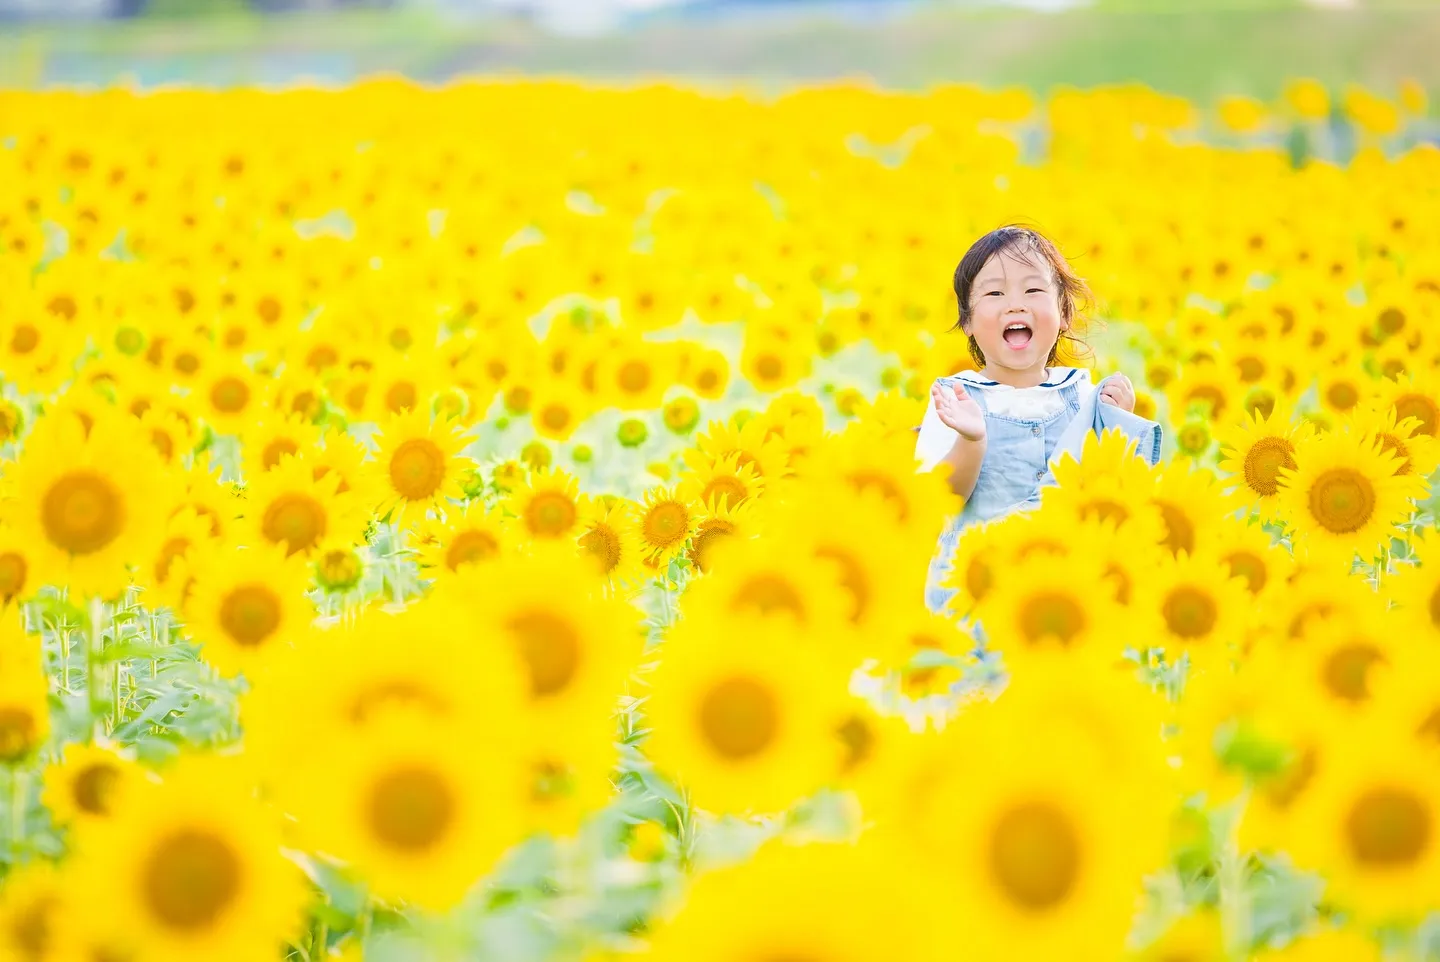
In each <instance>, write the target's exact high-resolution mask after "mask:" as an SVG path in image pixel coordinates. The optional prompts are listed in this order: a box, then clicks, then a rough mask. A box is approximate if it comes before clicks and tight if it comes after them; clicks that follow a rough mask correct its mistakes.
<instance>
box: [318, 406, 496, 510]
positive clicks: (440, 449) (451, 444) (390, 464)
mask: <svg viewBox="0 0 1440 962" xmlns="http://www.w3.org/2000/svg"><path fill="white" fill-rule="evenodd" d="M379 437H380V450H379V451H378V452H376V455H375V461H374V462H373V463H370V464H367V468H369V469H370V470H369V472H368V473H369V474H370V475H371V476H372V477H373V483H374V486H375V489H376V490H377V491H380V492H383V494H381V495H380V499H381V500H380V509H379V510H380V511H381V512H382V513H388V514H389V515H390V517H391V520H393V521H394V522H395V523H396V524H400V525H405V524H407V523H409V522H411V521H413V520H416V519H419V518H423V517H424V516H425V513H426V512H427V511H428V510H430V509H431V508H443V507H444V506H445V503H446V502H447V501H459V500H462V499H463V496H464V494H463V492H462V491H461V489H460V475H461V473H462V472H463V471H464V470H465V469H466V468H467V467H470V466H472V465H473V463H474V462H473V461H472V460H471V459H470V458H465V457H460V456H459V451H460V449H461V448H463V447H464V446H465V431H464V429H463V428H462V427H460V426H459V425H456V424H455V423H453V422H449V421H439V420H433V419H432V418H431V416H430V412H429V411H426V410H414V411H407V412H405V413H404V414H400V415H396V416H394V417H392V418H390V419H389V420H388V421H386V422H385V424H384V426H383V427H382V428H381V430H380V435H379ZM337 441H338V445H339V447H340V448H341V449H342V450H343V447H344V441H343V440H339V439H337ZM330 443H331V442H330V440H329V439H327V441H326V448H327V450H328V449H329V447H330Z"/></svg>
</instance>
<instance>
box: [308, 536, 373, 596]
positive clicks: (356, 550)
mask: <svg viewBox="0 0 1440 962" xmlns="http://www.w3.org/2000/svg"><path fill="white" fill-rule="evenodd" d="M368 565H369V562H368V560H367V555H366V551H365V548H364V546H363V545H357V544H355V543H354V542H353V541H350V540H348V539H341V538H334V537H331V538H325V539H322V540H321V541H320V542H319V543H318V544H316V545H315V547H314V549H313V550H312V551H311V552H310V567H311V570H312V571H313V573H314V578H315V585H316V587H318V588H319V589H320V590H321V591H324V592H328V593H330V594H340V595H343V594H345V593H346V592H349V591H353V590H354V589H355V588H357V587H359V585H360V581H361V579H362V578H364V577H365V570H366V568H367V567H368Z"/></svg>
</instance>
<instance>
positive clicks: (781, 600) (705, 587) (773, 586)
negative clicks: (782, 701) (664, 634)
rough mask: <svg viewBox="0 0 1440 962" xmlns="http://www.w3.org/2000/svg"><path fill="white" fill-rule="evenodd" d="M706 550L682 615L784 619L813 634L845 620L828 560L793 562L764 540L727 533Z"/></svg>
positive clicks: (819, 634)
mask: <svg viewBox="0 0 1440 962" xmlns="http://www.w3.org/2000/svg"><path fill="white" fill-rule="evenodd" d="M706 550H707V552H708V558H709V560H708V561H707V563H706V569H705V577H704V578H702V579H699V580H698V581H696V582H695V583H694V584H692V585H690V586H689V587H687V588H686V590H685V614H686V616H687V618H689V617H694V618H698V619H702V620H705V619H709V620H714V621H716V622H723V621H725V620H728V619H731V618H734V617H737V616H740V615H745V614H753V615H760V616H762V617H765V618H772V617H773V618H785V619H788V620H790V621H792V622H793V623H794V624H796V625H797V626H799V627H800V628H802V629H804V631H805V632H806V633H807V634H809V635H811V636H812V637H825V633H826V631H827V630H834V629H836V628H838V627H839V626H841V625H843V624H845V621H844V610H845V599H844V598H843V596H842V595H841V593H840V592H839V591H837V588H838V586H839V580H840V569H839V566H838V565H836V564H835V563H834V562H833V561H828V559H818V560H817V561H815V562H814V563H811V564H795V563H794V562H793V561H792V560H791V559H790V558H789V557H788V556H786V555H784V554H781V553H779V552H776V551H775V548H774V546H773V545H771V544H770V543H768V542H767V541H765V540H764V539H750V538H746V539H740V538H726V539H724V540H723V541H720V542H719V543H714V544H711V545H710V546H709V547H707V548H706ZM827 561H828V563H827Z"/></svg>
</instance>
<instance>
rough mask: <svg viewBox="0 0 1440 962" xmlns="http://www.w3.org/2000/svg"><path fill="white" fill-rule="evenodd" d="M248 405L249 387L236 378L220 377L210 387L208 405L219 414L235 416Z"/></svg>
mask: <svg viewBox="0 0 1440 962" xmlns="http://www.w3.org/2000/svg"><path fill="white" fill-rule="evenodd" d="M249 403H250V385H248V384H246V383H245V382H244V381H242V380H240V379H239V378H238V377H222V378H221V379H220V380H218V381H216V382H215V383H214V384H213V385H211V387H210V404H211V405H212V406H213V407H214V408H215V410H217V411H219V412H220V413H221V414H237V413H239V412H240V411H243V410H245V405H247V404H249Z"/></svg>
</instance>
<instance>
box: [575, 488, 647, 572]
mask: <svg viewBox="0 0 1440 962" xmlns="http://www.w3.org/2000/svg"><path fill="white" fill-rule="evenodd" d="M634 511H635V506H634V505H633V503H631V502H628V501H623V500H621V499H618V498H616V499H610V500H608V501H607V500H606V499H604V498H590V497H584V498H582V499H581V501H580V526H579V530H580V534H579V535H578V536H577V537H576V539H575V543H576V546H577V548H578V550H579V553H580V555H581V556H582V557H585V558H588V559H590V560H591V561H593V562H594V563H595V565H596V566H597V567H598V569H599V571H600V574H601V576H602V577H603V578H604V579H605V580H606V581H608V582H609V583H610V584H612V585H619V584H629V583H632V582H635V581H639V580H641V579H642V578H643V577H644V575H645V568H644V566H643V559H644V556H645V546H644V544H643V543H642V542H641V540H640V533H639V532H638V531H637V530H636V528H635V517H634Z"/></svg>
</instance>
